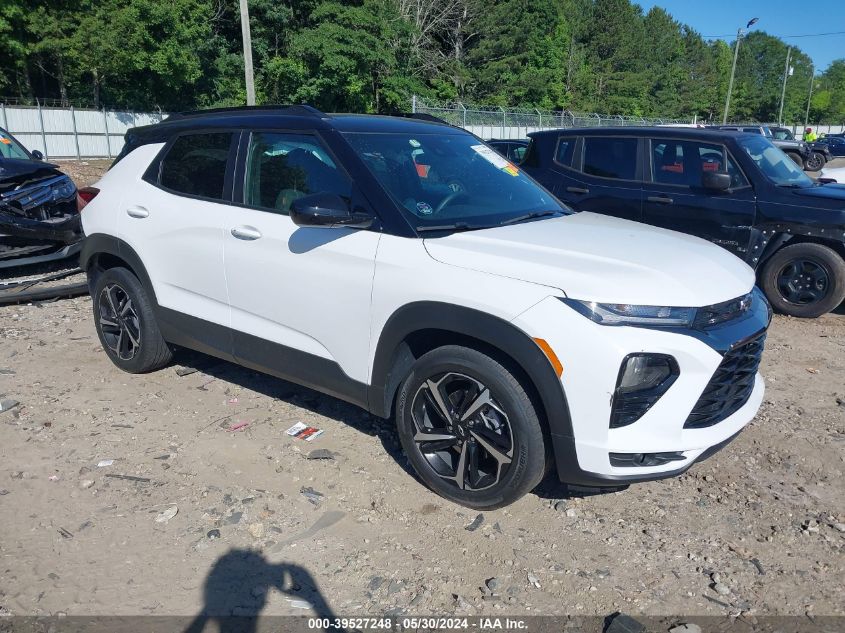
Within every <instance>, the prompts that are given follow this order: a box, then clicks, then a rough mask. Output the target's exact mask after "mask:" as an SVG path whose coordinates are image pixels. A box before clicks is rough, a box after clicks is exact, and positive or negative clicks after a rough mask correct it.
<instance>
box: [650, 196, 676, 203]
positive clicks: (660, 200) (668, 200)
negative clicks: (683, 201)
mask: <svg viewBox="0 0 845 633" xmlns="http://www.w3.org/2000/svg"><path fill="white" fill-rule="evenodd" d="M648 201H649V202H656V203H657V204H672V202H674V200H672V198H670V197H668V196H649V197H648Z"/></svg>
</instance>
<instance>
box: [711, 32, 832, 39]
mask: <svg viewBox="0 0 845 633" xmlns="http://www.w3.org/2000/svg"><path fill="white" fill-rule="evenodd" d="M767 35H771V36H772V37H779V38H781V39H786V38H793V37H823V36H825V35H845V31H831V32H829V33H804V34H802V35H774V34H772V33H767ZM735 36H736V33H725V34H724V35H702V36H701V37H703V38H705V39H715V38H719V37H735Z"/></svg>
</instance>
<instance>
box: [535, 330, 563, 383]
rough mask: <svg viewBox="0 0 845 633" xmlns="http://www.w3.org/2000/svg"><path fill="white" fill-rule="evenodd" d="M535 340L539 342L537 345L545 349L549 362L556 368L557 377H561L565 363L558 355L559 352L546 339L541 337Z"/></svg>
mask: <svg viewBox="0 0 845 633" xmlns="http://www.w3.org/2000/svg"><path fill="white" fill-rule="evenodd" d="M534 342H535V343H537V347H539V348H540V349H541V350H543V353H544V354H545V355H546V358H548V359H549V362H550V363H551V364H552V368H553V369H554V370H555V373H556V374H557V377H558V378H560V377H561V376H562V375H563V365H562V364H561V362H560V360H559V359H558V357H557V354H555V352H554V350H553V349H552V347H551V345H549V344H548V343H547V342H546V341H545V339H541V338H535V339H534Z"/></svg>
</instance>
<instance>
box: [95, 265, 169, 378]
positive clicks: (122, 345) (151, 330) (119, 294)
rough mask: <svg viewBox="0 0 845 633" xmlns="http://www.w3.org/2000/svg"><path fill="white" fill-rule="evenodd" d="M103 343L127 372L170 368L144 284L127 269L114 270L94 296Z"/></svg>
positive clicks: (103, 276)
mask: <svg viewBox="0 0 845 633" xmlns="http://www.w3.org/2000/svg"><path fill="white" fill-rule="evenodd" d="M91 297H92V299H93V300H94V323H95V325H96V328H97V335H98V336H99V337H100V343H102V345H103V349H105V350H106V354H108V357H109V358H110V359H111V361H112V362H113V363H114V364H115V365H117V366H118V367H119V368H120V369H122V370H123V371H127V372H129V373H131V374H141V373H144V372H148V371H153V370H155V369H160V368H161V367H164V366H165V365H167V363H169V362H170V359H171V358H172V353H171V351H170V348H169V347H168V346H167V343H166V342H165V340H164V338H162V336H161V332H160V331H159V329H158V324H157V323H156V320H155V315H154V313H153V306H152V302H151V301H150V299H149V297H147V293H146V292H145V291H144V288H143V286H141V282H139V281H138V278H137V277H135V275H133V274H132V273H131V272H129V271H128V270H126V269H125V268H110V269H108V270H106V271H105V272H104V273H102V274H101V275H100V276H99V277H98V278H97V280H96V283H95V284H94V287H93V289H92V292H91Z"/></svg>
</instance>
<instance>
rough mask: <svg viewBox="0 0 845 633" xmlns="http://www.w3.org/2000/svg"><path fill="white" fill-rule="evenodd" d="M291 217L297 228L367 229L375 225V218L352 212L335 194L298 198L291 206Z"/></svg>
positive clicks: (367, 214)
mask: <svg viewBox="0 0 845 633" xmlns="http://www.w3.org/2000/svg"><path fill="white" fill-rule="evenodd" d="M290 217H291V220H293V222H294V224H296V225H297V226H313V227H321V228H333V227H336V226H348V227H350V228H355V229H366V228H369V227H370V225H371V224H372V223H373V216H371V215H370V214H369V213H358V212H353V211H351V210H350V208H349V203H348V202H347V201H346V200H344V199H343V198H341V197H340V196H339V195H337V194H334V193H313V194H311V195H309V196H303V197H302V198H297V199H296V200H294V201H293V203H292V204H291V205H290Z"/></svg>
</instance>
